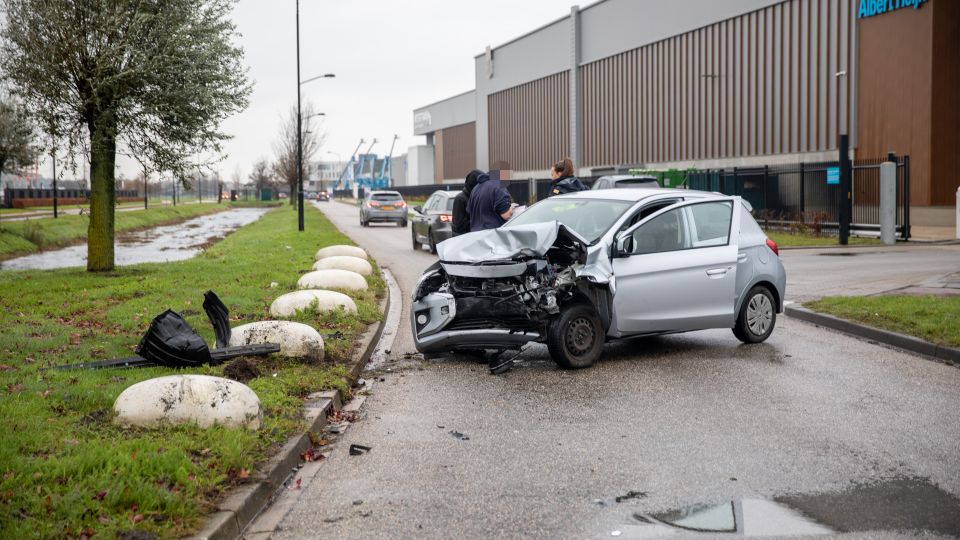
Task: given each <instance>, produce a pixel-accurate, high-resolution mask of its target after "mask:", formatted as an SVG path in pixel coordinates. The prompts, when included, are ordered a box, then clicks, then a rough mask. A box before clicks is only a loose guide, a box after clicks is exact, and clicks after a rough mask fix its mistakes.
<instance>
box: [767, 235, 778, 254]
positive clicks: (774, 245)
mask: <svg viewBox="0 0 960 540" xmlns="http://www.w3.org/2000/svg"><path fill="white" fill-rule="evenodd" d="M767 247H768V248H770V251H772V252H773V254H774V255H776V256H777V257H779V256H780V248H778V247H777V243H776V242H774V241H773V240H771V239H769V238H767Z"/></svg>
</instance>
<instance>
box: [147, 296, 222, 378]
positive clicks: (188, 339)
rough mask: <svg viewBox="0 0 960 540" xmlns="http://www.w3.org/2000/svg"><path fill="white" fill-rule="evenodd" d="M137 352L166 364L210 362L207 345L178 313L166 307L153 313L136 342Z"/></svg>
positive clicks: (148, 358)
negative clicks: (138, 342) (158, 313)
mask: <svg viewBox="0 0 960 540" xmlns="http://www.w3.org/2000/svg"><path fill="white" fill-rule="evenodd" d="M137 354H138V355H140V356H142V357H144V358H145V359H147V360H149V361H151V362H154V363H156V364H159V365H161V366H167V367H196V366H201V365H203V364H207V363H210V348H209V347H207V344H206V342H204V341H203V338H202V337H200V334H197V331H196V330H194V329H193V327H191V326H190V325H189V324H187V321H185V320H183V317H181V316H180V314H179V313H177V312H175V311H173V310H170V309H168V310H166V311H164V312H163V313H161V314H160V315H157V316H156V317H154V319H153V321H151V322H150V328H149V329H147V332H146V333H145V334H144V335H143V338H141V339H140V344H139V345H137Z"/></svg>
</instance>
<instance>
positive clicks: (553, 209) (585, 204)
mask: <svg viewBox="0 0 960 540" xmlns="http://www.w3.org/2000/svg"><path fill="white" fill-rule="evenodd" d="M631 206H633V201H612V200H604V199H567V198H555V199H547V200H545V201H542V202H539V203H537V204H535V205H533V206H531V207H530V208H528V209H527V210H526V211H525V212H523V213H522V214H520V215H519V216H517V217H515V218H513V219H511V220H510V221H509V222H508V223H507V225H506V226H508V227H509V226H511V225H528V224H530V223H542V222H545V221H554V220H556V221H559V222H560V223H563V224H564V225H565V226H566V227H568V228H570V229H573V231H574V232H576V233H577V234H579V235H580V236H582V237H584V238H585V239H587V241H589V242H590V243H591V244H592V243H594V242H596V241H597V239H598V238H600V237H601V236H602V235H603V233H604V232H606V230H607V229H609V228H610V225H612V224H613V222H614V221H616V220H617V218H618V217H620V216H621V215H622V214H623V213H624V212H626V211H627V209H628V208H630V207H631Z"/></svg>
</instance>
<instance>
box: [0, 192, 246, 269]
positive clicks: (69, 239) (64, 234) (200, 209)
mask: <svg viewBox="0 0 960 540" xmlns="http://www.w3.org/2000/svg"><path fill="white" fill-rule="evenodd" d="M233 204H236V203H233ZM228 208H230V205H228V204H216V203H204V204H181V205H177V206H164V207H151V208H150V209H148V210H142V211H135V212H117V213H116V214H115V215H116V225H115V227H116V232H118V233H120V232H129V231H135V230H139V229H145V228H149V227H155V226H158V225H166V224H170V223H176V222H178V221H183V220H185V219H189V218H192V217H196V216H200V215H203V214H212V213H214V212H219V211H221V210H226V209H228ZM89 221H90V218H89V216H86V215H83V216H80V215H65V216H60V217H59V218H56V219H54V218H52V217H44V218H37V219H27V220H22V221H0V260H2V259H10V258H13V257H18V256H20V255H26V254H29V253H33V252H36V251H41V250H44V249H51V248H56V247H62V246H66V245H70V244H75V243H77V242H82V241H84V240H86V238H87V225H88V224H89Z"/></svg>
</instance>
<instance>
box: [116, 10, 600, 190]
mask: <svg viewBox="0 0 960 540" xmlns="http://www.w3.org/2000/svg"><path fill="white" fill-rule="evenodd" d="M574 3H575V2H571V0H483V1H475V0H473V1H468V0H404V1H395V0H349V1H344V0H339V1H335V0H301V3H300V25H301V30H300V70H301V78H302V79H307V78H309V77H312V76H314V75H318V74H321V73H328V72H332V73H334V74H336V78H333V79H321V80H318V81H315V82H311V83H308V84H306V85H304V86H303V97H304V99H306V100H311V101H312V102H313V103H314V104H315V106H316V108H317V110H318V111H322V112H324V113H326V115H327V116H326V117H325V118H324V119H323V129H324V130H325V131H326V132H327V142H326V145H325V147H324V148H323V149H322V150H321V155H320V156H318V157H321V158H323V159H336V158H335V156H333V155H330V154H327V153H326V152H327V151H332V152H336V153H338V154H340V156H341V157H342V158H343V159H347V157H348V156H349V155H350V153H351V152H352V151H353V149H354V147H355V146H356V145H357V142H358V141H359V140H360V138H364V139H367V140H370V139H371V138H372V137H376V138H378V139H379V140H380V141H381V143H380V144H378V145H377V146H375V147H374V149H373V151H374V152H377V153H380V154H384V153H386V152H388V151H389V148H390V139H391V138H392V137H393V134H397V135H399V136H400V139H399V140H398V141H397V148H396V149H395V150H394V153H395V154H402V153H404V152H406V150H407V147H408V146H410V145H413V144H422V142H423V137H414V136H413V109H414V108H416V107H419V106H422V105H426V104H429V103H432V102H434V101H437V100H440V99H444V98H446V97H449V96H452V95H455V94H459V93H461V92H465V91H467V90H470V89H472V88H473V85H474V67H473V66H474V64H473V57H474V55H476V54H480V53H482V52H483V50H484V48H485V47H486V46H487V45H491V46H496V45H498V44H500V43H503V42H506V41H508V40H510V39H513V38H514V37H517V36H519V35H520V34H523V33H526V32H528V31H530V30H532V29H534V28H536V27H538V26H540V25H542V24H545V23H547V22H549V21H552V20H554V19H557V18H559V17H562V16H564V15H565V14H567V13H569V11H570V6H571V5H573V4H574ZM586 3H587V2H582V4H586ZM294 9H295V3H294V0H275V1H266V0H240V2H239V3H238V4H237V7H236V10H235V12H234V21H235V22H236V24H237V30H238V31H239V32H240V34H241V38H240V40H241V44H242V45H243V48H244V50H245V52H246V63H247V65H248V66H249V68H250V78H251V79H252V80H253V82H254V89H253V94H252V95H251V96H250V106H249V108H248V109H247V110H246V111H244V112H243V113H241V114H239V115H237V116H235V117H233V118H231V119H229V120H228V121H226V122H225V123H224V126H223V127H224V129H225V130H226V132H227V133H229V134H231V135H233V137H234V138H233V140H232V141H230V142H229V143H228V144H227V146H226V150H227V152H228V154H229V156H228V157H227V159H226V161H224V162H223V163H222V164H221V165H220V166H219V167H218V169H219V171H220V174H221V176H222V177H223V178H224V179H225V180H229V179H230V178H231V176H232V174H233V171H234V170H235V169H236V168H237V167H239V168H240V171H241V174H242V175H243V178H244V179H245V178H246V176H247V174H248V173H249V171H250V166H251V164H252V163H253V161H254V160H256V159H257V158H258V157H260V156H265V157H267V158H272V154H273V150H272V142H273V140H274V139H275V138H276V133H277V128H278V124H279V122H280V116H281V114H282V113H283V112H284V111H285V110H286V109H287V108H288V107H290V106H291V105H293V104H295V102H296V61H295V52H296V46H295V43H296V41H295V34H294V29H295V25H294ZM558 46H566V43H560V44H558ZM365 146H366V145H365ZM123 168H124V170H123V173H124V176H127V175H133V174H135V170H136V169H135V167H133V166H130V165H129V164H125V165H124V166H123Z"/></svg>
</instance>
